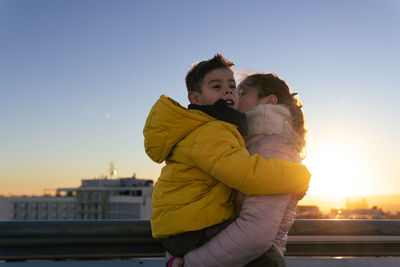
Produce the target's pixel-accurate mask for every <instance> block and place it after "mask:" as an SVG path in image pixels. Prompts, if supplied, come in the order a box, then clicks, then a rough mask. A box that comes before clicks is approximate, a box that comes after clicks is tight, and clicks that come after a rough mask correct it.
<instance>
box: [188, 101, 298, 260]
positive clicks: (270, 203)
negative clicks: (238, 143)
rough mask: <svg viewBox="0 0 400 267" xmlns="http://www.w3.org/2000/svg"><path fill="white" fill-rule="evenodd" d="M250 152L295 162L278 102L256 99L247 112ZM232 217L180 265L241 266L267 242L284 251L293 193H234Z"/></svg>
mask: <svg viewBox="0 0 400 267" xmlns="http://www.w3.org/2000/svg"><path fill="white" fill-rule="evenodd" d="M247 116H248V125H249V135H248V137H247V141H246V145H247V149H248V150H249V152H250V153H251V154H254V153H258V154H260V155H261V156H263V157H264V158H271V157H274V158H279V159H283V160H288V161H293V162H300V157H299V154H298V153H297V152H296V148H295V145H296V142H297V135H296V134H295V132H294V130H293V128H292V126H291V124H290V112H289V110H288V109H287V108H286V107H285V106H282V105H269V104H267V105H258V106H256V107H254V108H253V109H252V110H250V111H249V112H248V113H247ZM237 201H238V202H240V203H241V209H240V213H239V215H238V217H237V218H236V220H235V221H234V222H233V223H231V224H230V225H229V226H228V227H226V228H225V229H224V230H222V231H221V232H220V233H219V234H218V235H216V236H215V237H214V238H212V239H211V240H210V241H209V242H207V243H206V244H204V245H203V246H202V247H200V248H197V249H195V250H193V251H190V252H189V253H187V254H186V255H185V257H184V260H185V263H184V266H185V267H191V266H197V267H200V266H204V267H213V266H244V265H246V264H247V263H249V262H250V261H252V260H254V259H256V258H258V257H259V256H261V255H262V254H263V253H264V252H266V251H267V250H268V249H269V248H270V247H271V246H274V247H275V248H276V249H277V250H278V252H279V253H280V254H282V255H283V253H284V251H285V247H286V242H287V233H288V232H289V230H290V227H291V226H292V224H293V221H294V218H295V209H296V207H297V197H296V196H294V195H291V194H286V195H269V196H248V195H245V194H243V193H241V192H238V193H237Z"/></svg>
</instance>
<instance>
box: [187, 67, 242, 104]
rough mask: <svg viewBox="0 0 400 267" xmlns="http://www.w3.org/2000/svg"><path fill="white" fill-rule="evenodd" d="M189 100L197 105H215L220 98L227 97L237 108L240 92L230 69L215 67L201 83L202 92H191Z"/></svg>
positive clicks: (229, 102)
mask: <svg viewBox="0 0 400 267" xmlns="http://www.w3.org/2000/svg"><path fill="white" fill-rule="evenodd" d="M188 98H189V101H190V103H191V104H197V105H213V104H214V103H215V102H217V100H218V99H221V98H222V99H225V100H226V101H227V102H228V105H229V106H230V107H232V108H234V109H237V107H238V104H239V93H238V91H237V89H236V82H235V79H234V77H233V73H232V71H231V70H230V69H227V68H219V69H214V70H212V71H210V72H209V73H207V74H206V75H205V76H204V79H203V81H202V84H201V93H199V92H189V96H188Z"/></svg>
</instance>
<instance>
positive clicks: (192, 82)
mask: <svg viewBox="0 0 400 267" xmlns="http://www.w3.org/2000/svg"><path fill="white" fill-rule="evenodd" d="M233 65H235V64H234V63H233V62H231V61H229V60H227V59H226V58H224V57H223V56H222V55H221V54H216V55H215V56H214V57H213V58H212V59H209V60H204V61H201V62H199V63H197V64H195V65H194V66H193V67H192V68H191V69H190V70H189V71H188V73H187V74H186V77H185V82H186V88H187V90H188V92H199V93H201V83H202V82H203V79H204V76H206V74H207V73H209V72H210V71H212V70H215V69H219V68H227V69H231V67H232V66H233Z"/></svg>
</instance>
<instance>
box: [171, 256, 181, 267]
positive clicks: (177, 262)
mask: <svg viewBox="0 0 400 267" xmlns="http://www.w3.org/2000/svg"><path fill="white" fill-rule="evenodd" d="M172 267H183V258H175V259H174V261H173V262H172Z"/></svg>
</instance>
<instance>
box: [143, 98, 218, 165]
mask: <svg viewBox="0 0 400 267" xmlns="http://www.w3.org/2000/svg"><path fill="white" fill-rule="evenodd" d="M213 120H216V119H214V118H213V117H211V116H209V115H207V114H205V113H203V112H201V111H199V110H189V109H187V108H185V107H183V106H181V105H180V104H179V103H178V102H176V101H175V100H173V99H172V98H169V97H168V96H165V95H162V96H161V97H160V98H159V99H158V100H157V102H156V103H155V104H154V105H153V107H152V108H151V110H150V113H149V115H148V117H147V119H146V123H145V125H144V129H143V136H144V148H145V150H146V153H147V155H148V156H149V157H150V158H151V159H152V160H153V161H155V162H157V163H162V162H163V161H164V160H165V159H166V158H167V157H168V155H169V154H170V152H171V150H172V149H173V147H174V146H175V145H176V144H177V143H178V142H179V141H181V140H182V139H183V138H184V137H185V136H186V135H188V134H189V133H191V132H192V131H193V130H195V129H196V128H198V127H199V126H201V125H203V124H205V123H207V122H209V121H213Z"/></svg>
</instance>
